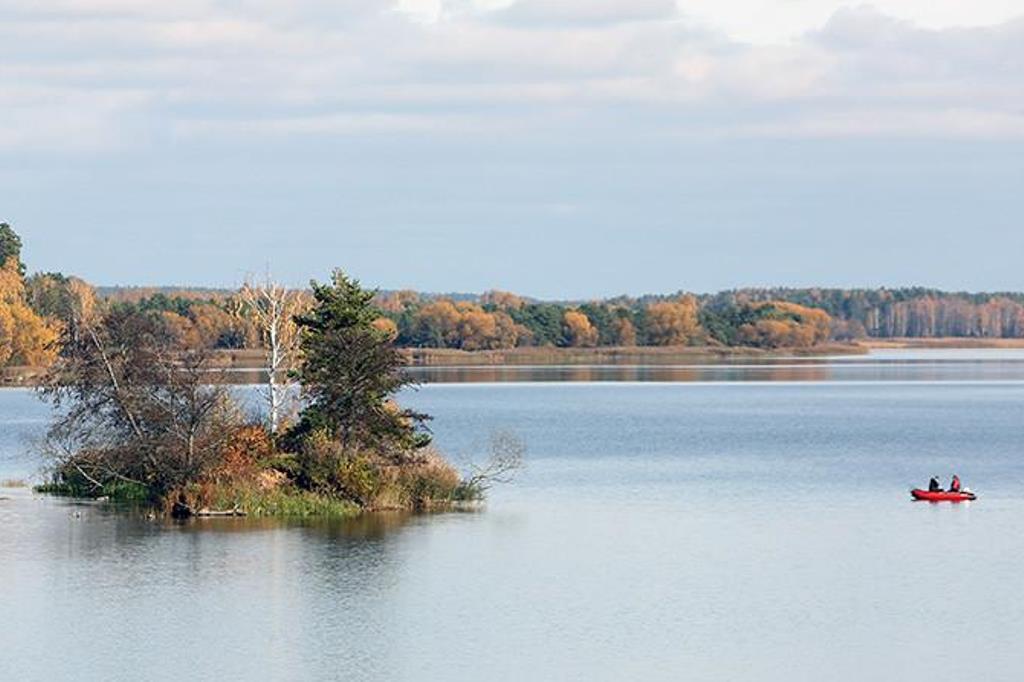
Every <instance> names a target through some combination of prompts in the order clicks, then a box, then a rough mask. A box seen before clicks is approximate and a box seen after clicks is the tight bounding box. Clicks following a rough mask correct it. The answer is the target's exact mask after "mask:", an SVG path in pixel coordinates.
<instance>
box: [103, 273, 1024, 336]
mask: <svg viewBox="0 0 1024 682" xmlns="http://www.w3.org/2000/svg"><path fill="white" fill-rule="evenodd" d="M234 293H235V292H233V291H230V290H210V289H203V290H199V289H184V288H181V289H174V288H167V289H146V288H101V289H99V290H98V295H99V296H100V297H101V298H103V299H105V300H107V301H109V302H111V303H112V304H115V305H125V306H137V307H142V308H147V309H152V310H160V311H166V312H169V313H174V314H175V315H179V316H182V317H185V318H188V319H190V320H192V322H193V324H195V325H196V326H197V327H198V328H201V329H208V330H210V331H212V329H213V328H221V329H222V333H221V334H220V335H219V337H218V339H219V343H221V344H223V345H231V346H233V345H235V344H241V345H243V346H244V345H246V341H245V338H244V337H245V336H246V334H245V333H244V332H240V331H239V330H235V331H233V332H229V331H227V330H224V329H223V326H224V325H225V324H226V320H227V317H232V316H233V315H232V312H231V311H232V305H233V303H232V301H233V296H234ZM375 301H376V304H377V307H378V308H379V309H380V311H381V320H380V324H381V325H383V326H386V327H388V328H389V329H390V331H391V332H392V333H393V335H394V337H395V340H396V343H397V344H398V345H401V346H405V347H414V348H416V347H418V348H461V349H465V350H479V349H496V348H513V347H516V346H565V347H588V346H670V345H709V344H710V345H723V346H738V345H743V346H758V347H766V348H777V347H784V346H791V347H806V346H809V345H814V344H817V343H822V342H824V341H829V340H835V341H853V340H857V339H863V338H876V339H887V338H900V337H907V338H938V337H960V338H1024V293H1014V292H1008V293H966V292H945V291H939V290H936V289H926V288H921V287H911V288H900V289H885V288H879V289H836V288H830V289H823V288H764V289H736V290H731V291H723V292H719V293H715V294H690V293H686V292H676V293H673V294H667V295H646V296H640V297H629V296H619V297H615V298H609V299H603V300H594V301H539V300H536V299H531V298H529V297H523V296H518V295H515V294H512V293H508V292H502V291H489V292H486V293H483V294H427V293H419V292H414V291H381V292H378V294H377V296H376V299H375ZM215 311H216V312H215ZM220 312H224V313H227V316H223V315H220ZM820 313H824V314H825V316H822V315H821V314H820ZM210 317H217V318H219V322H217V323H213V324H211V322H214V321H213V320H209V319H205V318H210Z"/></svg>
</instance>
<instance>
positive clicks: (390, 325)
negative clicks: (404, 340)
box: [373, 317, 398, 341]
mask: <svg viewBox="0 0 1024 682" xmlns="http://www.w3.org/2000/svg"><path fill="white" fill-rule="evenodd" d="M373 328H374V329H376V330H377V331H379V332H380V333H382V334H383V335H384V336H385V338H387V340H388V341H394V340H395V338H396V337H397V336H398V325H397V324H395V321H394V320H392V319H391V318H388V317H378V318H377V319H376V320H374V321H373Z"/></svg>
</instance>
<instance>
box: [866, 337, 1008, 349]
mask: <svg viewBox="0 0 1024 682" xmlns="http://www.w3.org/2000/svg"><path fill="white" fill-rule="evenodd" d="M859 343H860V345H862V346H864V347H865V348H867V349H872V348H877V349H886V348H888V349H900V348H906V349H910V350H913V349H928V348H1024V339H991V338H989V339H985V338H968V337H960V336H945V337H937V338H893V339H861V340H860V342H859Z"/></svg>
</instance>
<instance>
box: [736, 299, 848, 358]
mask: <svg viewBox="0 0 1024 682" xmlns="http://www.w3.org/2000/svg"><path fill="white" fill-rule="evenodd" d="M751 307H753V308H754V309H755V310H758V311H760V312H762V313H766V314H768V315H770V317H765V318H763V319H760V320H758V321H756V322H754V323H752V324H744V325H741V326H740V328H739V335H740V339H741V340H742V341H743V342H744V343H747V344H750V345H753V346H760V347H763V348H781V347H789V348H809V347H811V346H814V345H816V344H819V343H822V342H824V341H827V340H828V338H829V335H830V333H831V330H832V318H831V317H830V316H829V314H828V313H826V312H825V311H824V310H819V309H817V308H808V307H806V306H802V305H797V304H796V303H788V302H786V301H769V302H767V303H757V304H753V305H752V306H751Z"/></svg>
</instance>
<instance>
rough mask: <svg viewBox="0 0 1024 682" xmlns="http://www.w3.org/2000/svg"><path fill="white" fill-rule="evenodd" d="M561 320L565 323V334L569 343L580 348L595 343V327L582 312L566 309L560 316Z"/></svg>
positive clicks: (594, 344)
mask: <svg viewBox="0 0 1024 682" xmlns="http://www.w3.org/2000/svg"><path fill="white" fill-rule="evenodd" d="M562 321H563V322H564V323H565V329H566V336H567V337H568V339H569V344H570V345H572V346H576V347H580V348H589V347H591V346H596V345H597V329H596V328H595V327H594V325H592V324H591V323H590V318H588V317H587V316H586V315H585V314H584V313H581V312H580V311H578V310H567V311H565V315H563V316H562Z"/></svg>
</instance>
